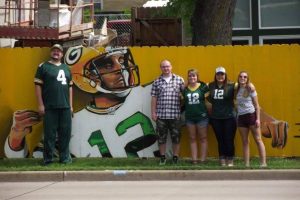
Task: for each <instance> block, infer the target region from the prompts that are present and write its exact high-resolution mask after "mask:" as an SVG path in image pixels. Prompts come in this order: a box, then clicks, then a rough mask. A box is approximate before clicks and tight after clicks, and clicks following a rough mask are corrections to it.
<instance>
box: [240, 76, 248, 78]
mask: <svg viewBox="0 0 300 200" xmlns="http://www.w3.org/2000/svg"><path fill="white" fill-rule="evenodd" d="M240 78H248V76H240Z"/></svg>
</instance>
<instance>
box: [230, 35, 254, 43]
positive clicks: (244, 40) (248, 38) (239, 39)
mask: <svg viewBox="0 0 300 200" xmlns="http://www.w3.org/2000/svg"><path fill="white" fill-rule="evenodd" d="M232 45H252V37H251V36H236V37H232Z"/></svg>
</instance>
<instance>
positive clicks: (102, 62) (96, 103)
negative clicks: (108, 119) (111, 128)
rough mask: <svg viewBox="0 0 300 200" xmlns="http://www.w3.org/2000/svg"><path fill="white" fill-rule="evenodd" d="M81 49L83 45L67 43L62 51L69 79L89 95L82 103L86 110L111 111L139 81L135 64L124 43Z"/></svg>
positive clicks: (104, 112) (105, 112)
mask: <svg viewBox="0 0 300 200" xmlns="http://www.w3.org/2000/svg"><path fill="white" fill-rule="evenodd" d="M84 51H87V49H84V48H82V47H71V48H69V49H68V51H67V52H66V54H65V63H66V64H68V65H69V66H70V67H71V72H72V76H73V82H74V83H75V85H76V86H77V87H78V88H79V89H80V90H81V91H84V92H85V93H88V94H89V97H92V99H91V100H90V103H89V105H86V108H87V109H88V110H89V111H91V112H94V113H98V114H108V113H112V112H113V111H115V110H116V109H118V108H119V107H120V106H121V105H122V104H123V102H124V101H125V99H126V97H127V96H128V94H129V93H130V91H131V88H133V87H136V86H138V85H139V84H140V75H139V68H138V66H137V65H136V64H135V62H134V59H133V56H132V54H131V52H130V49H129V48H127V47H121V48H106V49H105V51H104V52H103V53H99V52H98V51H97V50H96V49H94V51H91V49H89V51H87V52H88V53H85V52H84ZM91 52H93V53H91Z"/></svg>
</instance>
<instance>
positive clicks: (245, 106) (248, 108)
mask: <svg viewBox="0 0 300 200" xmlns="http://www.w3.org/2000/svg"><path fill="white" fill-rule="evenodd" d="M247 93H248V92H247V91H246V88H240V89H239V91H238V93H237V95H236V100H237V110H238V115H244V114H247V113H254V112H255V107H254V104H253V101H252V97H255V96H257V93H256V91H253V92H250V93H248V95H247ZM246 95H247V96H246Z"/></svg>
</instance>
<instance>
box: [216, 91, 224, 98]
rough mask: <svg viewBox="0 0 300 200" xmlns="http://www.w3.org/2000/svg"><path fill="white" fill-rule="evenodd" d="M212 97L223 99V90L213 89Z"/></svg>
mask: <svg viewBox="0 0 300 200" xmlns="http://www.w3.org/2000/svg"><path fill="white" fill-rule="evenodd" d="M214 99H224V90H223V89H221V90H219V89H215V91H214Z"/></svg>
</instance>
